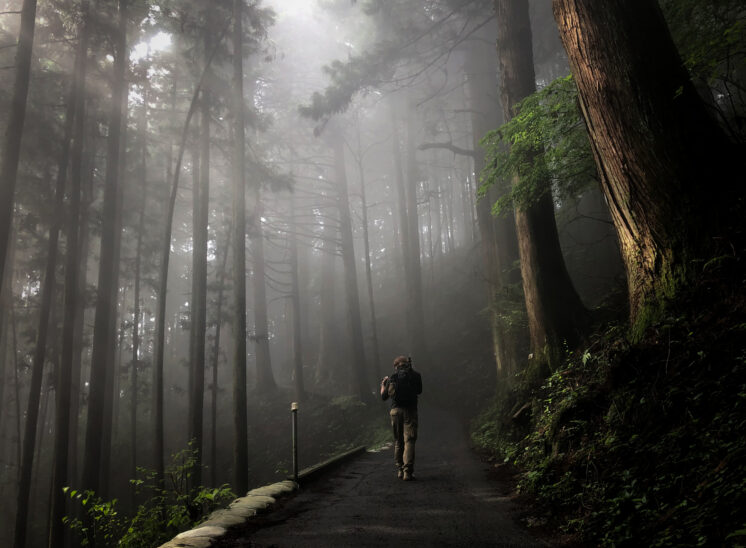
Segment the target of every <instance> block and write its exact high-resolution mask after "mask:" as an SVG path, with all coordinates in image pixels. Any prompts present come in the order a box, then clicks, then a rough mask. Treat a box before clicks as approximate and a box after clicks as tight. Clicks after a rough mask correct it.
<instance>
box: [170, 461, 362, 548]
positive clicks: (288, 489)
mask: <svg viewBox="0 0 746 548" xmlns="http://www.w3.org/2000/svg"><path fill="white" fill-rule="evenodd" d="M364 451H365V447H363V446H361V447H356V448H355V449H352V450H351V451H347V452H346V453H342V454H341V455H337V456H336V457H332V458H330V459H328V460H325V461H324V462H320V463H319V464H315V465H313V466H309V467H308V468H304V469H303V470H301V471H300V472H299V473H298V481H299V482H300V481H304V482H305V481H310V480H312V479H315V478H317V477H318V476H319V475H320V474H321V473H322V472H325V471H327V470H330V469H331V468H333V467H334V466H336V465H338V464H340V463H342V462H344V461H346V460H348V459H350V458H352V457H354V456H356V455H359V454H360V453H362V452H364ZM299 487H300V486H299V485H298V483H296V482H294V481H293V480H292V479H287V480H285V481H280V482H277V483H271V484H269V485H265V486H264V487H258V488H256V489H252V490H251V491H249V492H248V493H246V496H245V497H241V498H237V499H236V500H234V501H233V502H231V503H230V504H229V505H228V508H223V509H221V510H215V511H214V512H212V513H211V514H210V515H209V516H207V520H206V521H204V522H202V523H200V524H199V525H197V526H196V527H195V528H194V529H190V530H188V531H184V532H183V533H179V534H178V535H176V536H175V537H174V538H173V539H171V540H170V541H168V542H167V543H165V544H162V545H161V546H160V547H159V548H208V547H209V546H211V545H212V544H213V541H214V540H217V539H218V538H220V537H222V536H223V535H225V534H226V533H227V532H228V530H229V529H231V528H233V527H237V526H240V525H243V524H244V523H246V522H247V521H249V520H250V519H251V518H252V517H254V516H256V515H258V514H263V513H265V512H267V511H269V509H270V508H271V507H272V505H274V504H275V503H276V502H277V499H278V498H279V497H282V496H286V495H289V494H291V493H293V492H294V491H297V490H298V489H299Z"/></svg>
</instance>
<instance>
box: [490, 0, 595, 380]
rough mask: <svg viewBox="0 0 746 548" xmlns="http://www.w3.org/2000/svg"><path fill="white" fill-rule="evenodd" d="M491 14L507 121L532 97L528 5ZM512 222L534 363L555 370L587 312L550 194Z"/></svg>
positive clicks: (499, 3)
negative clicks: (494, 20)
mask: <svg viewBox="0 0 746 548" xmlns="http://www.w3.org/2000/svg"><path fill="white" fill-rule="evenodd" d="M495 11H496V14H497V25H498V31H497V35H498V38H497V51H498V61H499V74H500V80H501V81H500V94H501V100H502V107H503V116H504V118H505V120H506V121H509V120H510V119H511V118H512V117H513V116H514V114H515V113H514V108H515V106H516V104H517V103H518V102H520V101H521V100H522V99H524V98H525V97H527V96H528V95H531V94H532V93H534V92H535V91H536V81H535V75H534V59H533V51H532V44H531V22H530V19H529V14H528V1H527V0H496V1H495ZM546 184H547V186H549V181H547V182H546ZM515 222H516V233H517V235H518V249H519V254H520V258H521V277H522V279H523V293H524V297H525V300H526V313H527V316H528V327H529V333H530V337H531V351H532V354H533V357H534V359H535V360H539V361H548V363H549V364H550V365H552V366H556V365H558V360H560V359H561V356H562V352H563V347H564V345H565V344H567V345H568V346H569V347H571V348H572V347H573V346H574V345H575V344H576V343H577V342H579V338H580V336H581V335H582V332H583V329H584V328H585V326H586V325H587V311H586V310H585V307H584V306H583V303H582V302H581V301H580V297H579V296H578V294H577V292H576V291H575V288H574V286H573V284H572V281H571V280H570V276H569V274H568V273H567V268H566V267H565V261H564V258H563V257H562V251H561V249H560V243H559V236H558V234H557V223H556V221H555V217H554V200H553V198H552V193H551V189H550V188H547V189H546V191H545V192H544V193H543V194H542V197H541V198H540V199H539V200H538V201H537V202H535V203H532V204H530V205H524V206H521V205H519V206H518V207H517V208H516V211H515Z"/></svg>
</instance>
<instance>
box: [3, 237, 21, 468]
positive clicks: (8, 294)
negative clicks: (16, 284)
mask: <svg viewBox="0 0 746 548" xmlns="http://www.w3.org/2000/svg"><path fill="white" fill-rule="evenodd" d="M10 241H11V245H10V246H8V250H7V251H8V257H7V258H6V260H5V263H6V264H7V265H8V267H7V268H6V269H5V276H4V277H3V279H2V280H0V315H2V316H3V317H2V318H0V435H2V434H3V433H4V432H5V428H7V427H8V421H7V419H8V416H9V413H7V412H6V411H5V402H6V401H7V400H6V398H7V397H8V396H7V392H8V388H7V387H8V370H9V365H8V364H10V363H12V360H11V359H10V357H9V350H8V349H9V348H10V346H11V345H10V332H9V329H8V322H9V321H10V308H11V304H12V300H13V291H12V289H13V288H12V285H13V284H12V280H13V277H12V276H11V273H12V272H13V263H14V262H15V257H14V254H15V245H13V243H14V241H15V237H14V235H13V234H11V240H10ZM4 427H5V428H4ZM17 444H18V445H19V446H20V444H21V440H20V438H19V439H18V440H17ZM4 456H5V455H4V453H3V452H0V458H2V457H4Z"/></svg>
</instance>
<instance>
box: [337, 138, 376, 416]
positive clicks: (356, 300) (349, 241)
mask: <svg viewBox="0 0 746 548" xmlns="http://www.w3.org/2000/svg"><path fill="white" fill-rule="evenodd" d="M334 130H335V134H334V135H333V136H332V139H333V147H334V179H335V181H334V182H335V183H336V186H337V189H338V192H339V195H338V198H337V199H338V206H339V232H340V236H341V239H342V263H343V265H344V279H345V295H346V297H347V323H348V326H349V328H350V335H351V344H352V376H351V380H352V383H351V389H352V391H353V392H354V391H357V394H358V397H359V398H360V400H361V401H365V400H366V399H368V397H369V396H370V394H369V392H370V391H369V390H368V386H367V384H366V382H365V348H364V344H363V326H362V322H361V319H360V294H359V292H358V287H357V267H356V265H355V245H354V240H353V236H352V218H351V215H350V200H349V197H348V193H347V173H346V169H345V168H346V166H345V156H344V142H343V140H342V135H341V134H340V133H337V132H341V129H337V128H334Z"/></svg>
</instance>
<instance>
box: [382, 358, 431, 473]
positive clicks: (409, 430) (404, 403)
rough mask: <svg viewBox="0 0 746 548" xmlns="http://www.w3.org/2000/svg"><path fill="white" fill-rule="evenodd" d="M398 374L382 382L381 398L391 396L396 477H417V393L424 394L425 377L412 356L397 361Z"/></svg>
mask: <svg viewBox="0 0 746 548" xmlns="http://www.w3.org/2000/svg"><path fill="white" fill-rule="evenodd" d="M394 369H395V371H394V373H393V374H392V375H391V376H390V377H388V376H387V377H384V378H383V380H382V381H381V399H382V400H387V399H389V398H391V411H390V412H389V415H391V428H392V429H393V431H394V462H395V464H396V476H397V477H398V478H400V479H403V480H404V481H410V480H413V479H414V443H415V442H416V441H417V396H418V395H419V394H422V377H421V376H420V374H419V373H418V372H417V371H415V370H414V369H412V358H406V357H404V356H399V357H398V358H396V359H395V360H394Z"/></svg>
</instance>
